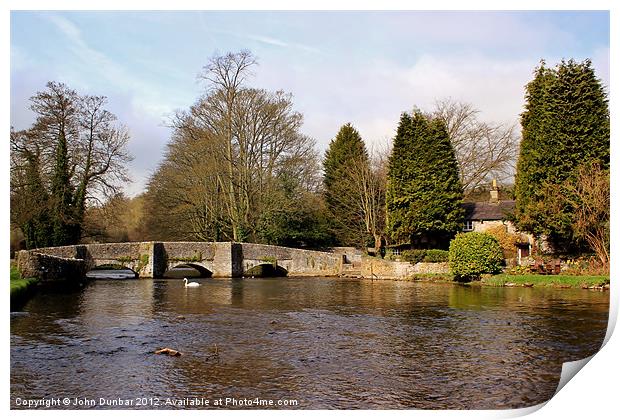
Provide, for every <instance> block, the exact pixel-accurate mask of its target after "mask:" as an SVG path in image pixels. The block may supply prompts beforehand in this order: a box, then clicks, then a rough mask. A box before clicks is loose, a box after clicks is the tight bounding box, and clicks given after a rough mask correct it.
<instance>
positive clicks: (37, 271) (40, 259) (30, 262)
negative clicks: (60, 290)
mask: <svg viewBox="0 0 620 420" xmlns="http://www.w3.org/2000/svg"><path fill="white" fill-rule="evenodd" d="M17 268H18V270H19V272H20V273H21V275H22V277H23V278H29V277H34V278H37V279H39V281H41V282H52V281H67V282H79V281H80V280H81V279H83V278H84V276H85V275H86V272H87V271H88V263H87V262H86V261H85V260H83V259H75V258H62V257H56V256H53V255H46V254H40V253H38V252H29V251H19V253H18V254H17Z"/></svg>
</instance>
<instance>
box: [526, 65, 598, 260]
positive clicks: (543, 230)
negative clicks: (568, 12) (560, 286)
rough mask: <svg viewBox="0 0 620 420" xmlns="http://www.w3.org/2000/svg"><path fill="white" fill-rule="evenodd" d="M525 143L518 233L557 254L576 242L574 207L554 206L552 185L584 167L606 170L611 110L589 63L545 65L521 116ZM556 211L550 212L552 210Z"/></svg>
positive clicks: (532, 84)
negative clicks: (544, 242)
mask: <svg viewBox="0 0 620 420" xmlns="http://www.w3.org/2000/svg"><path fill="white" fill-rule="evenodd" d="M521 126H522V134H523V140H522V142H521V149H520V155H519V160H518V163H517V174H516V179H515V196H516V200H517V204H516V211H515V216H516V220H517V223H518V226H519V228H520V229H522V230H526V231H530V232H532V233H534V234H536V235H546V236H547V238H548V239H549V240H550V243H551V244H552V245H554V246H555V247H556V249H558V250H562V249H566V248H567V247H568V246H570V245H569V244H572V243H574V239H575V236H574V229H573V223H572V221H573V220H574V217H573V213H574V212H575V210H576V209H575V208H574V207H573V206H572V205H570V204H569V203H568V202H565V205H564V206H563V207H562V208H557V206H555V205H554V201H556V200H557V199H558V197H557V196H553V194H552V193H551V192H552V191H554V190H555V189H554V186H557V185H561V184H563V183H565V182H572V181H574V180H575V178H576V177H577V168H578V167H580V166H581V165H583V164H586V163H596V164H599V165H600V166H601V167H602V168H603V169H608V168H609V107H608V103H607V95H606V93H605V90H604V87H603V85H602V84H601V81H600V80H599V79H598V78H597V77H596V75H595V73H594V69H593V68H592V63H591V62H590V60H585V61H584V62H582V63H578V62H575V61H574V60H568V61H562V62H560V64H558V65H557V66H556V67H555V68H553V69H552V68H548V67H546V64H545V62H544V61H543V62H541V64H540V66H539V67H538V68H537V69H536V71H535V73H534V79H533V80H532V81H531V82H530V83H528V85H527V86H526V104H525V111H524V112H523V113H522V114H521ZM552 205H553V207H554V208H556V209H557V211H555V212H553V213H550V212H549V211H547V209H548V208H549V207H550V206H552Z"/></svg>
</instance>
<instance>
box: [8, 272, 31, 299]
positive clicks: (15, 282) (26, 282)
mask: <svg viewBox="0 0 620 420" xmlns="http://www.w3.org/2000/svg"><path fill="white" fill-rule="evenodd" d="M35 284H37V279H22V277H21V275H20V274H19V271H18V270H17V268H16V267H13V266H11V302H13V301H15V300H21V299H24V298H25V297H26V296H27V295H28V293H29V292H30V291H31V290H32V288H33V286H34V285H35Z"/></svg>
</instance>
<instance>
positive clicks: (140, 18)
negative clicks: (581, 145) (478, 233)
mask: <svg viewBox="0 0 620 420" xmlns="http://www.w3.org/2000/svg"><path fill="white" fill-rule="evenodd" d="M10 21H11V27H10V87H11V95H10V122H11V125H12V126H13V127H14V128H15V129H18V130H19V129H25V128H28V127H29V126H30V125H31V124H32V122H33V121H34V118H35V116H34V114H33V113H32V112H31V111H30V110H29V98H30V97H31V96H32V95H34V94H35V93H36V92H37V91H41V90H44V88H45V84H46V83H47V82H48V81H51V80H54V81H58V82H64V83H66V84H67V85H68V86H69V87H71V88H73V89H75V90H77V91H78V92H79V93H82V94H93V95H105V96H107V97H108V99H109V106H108V109H109V110H110V111H111V112H113V113H114V114H116V116H117V117H118V119H119V121H120V122H122V123H123V124H124V125H126V126H127V127H128V128H129V131H130V133H131V140H130V143H129V150H130V152H131V154H132V155H133V156H134V160H133V161H132V163H131V164H130V166H129V169H130V172H131V177H132V180H133V182H132V183H130V184H128V185H127V186H126V188H125V191H126V193H127V194H129V195H136V194H138V193H140V192H141V191H143V189H144V187H145V184H146V182H147V180H148V177H149V175H150V174H151V173H153V171H154V170H155V169H156V167H157V165H158V163H159V162H160V161H161V159H162V157H163V153H164V151H165V146H166V143H167V142H168V141H169V139H170V135H171V130H170V128H169V121H170V117H171V116H172V115H173V113H174V112H175V110H183V109H187V108H188V107H189V106H191V105H192V104H193V103H194V102H195V101H196V99H197V98H198V97H199V96H200V95H201V93H202V92H204V90H205V89H206V85H205V84H204V83H203V82H201V81H200V80H199V79H198V77H197V76H198V75H199V74H200V72H201V69H202V68H203V66H204V65H205V64H206V63H207V62H208V60H209V58H211V57H213V56H214V54H217V53H227V52H236V51H239V50H242V49H248V50H250V51H252V53H254V54H255V55H256V56H257V57H258V62H259V64H258V66H256V67H255V68H254V69H253V75H252V77H251V78H250V79H249V80H248V83H247V84H248V85H249V86H252V87H258V88H264V89H268V90H284V91H285V92H290V93H292V94H293V103H294V106H295V110H297V111H300V112H301V113H302V114H303V115H304V125H303V127H302V132H303V133H304V134H306V135H309V136H311V137H313V138H314V139H315V140H316V144H317V149H318V150H320V151H324V150H325V149H326V148H327V146H328V144H329V141H330V140H331V139H332V138H333V137H334V136H335V135H336V133H337V132H338V129H339V128H340V127H341V126H342V125H343V124H345V123H347V122H350V123H352V124H353V125H354V126H355V127H356V128H357V129H358V130H359V132H360V134H361V135H362V137H363V138H364V140H365V141H366V142H367V144H368V145H369V147H371V148H372V147H376V146H378V147H382V146H383V145H384V144H385V143H386V142H388V141H389V140H390V139H391V138H392V137H393V136H394V134H395V131H396V126H397V123H398V120H399V116H400V114H401V113H402V112H404V111H411V110H412V109H413V108H414V107H417V108H420V109H422V110H431V109H432V107H433V104H434V103H435V101H437V100H440V99H444V98H452V99H454V100H457V101H463V102H469V103H471V104H473V105H474V106H475V107H476V108H477V109H478V110H479V111H480V118H481V119H483V120H485V121H488V122H497V123H506V124H515V123H518V119H519V114H520V112H521V111H522V108H523V104H524V97H523V96H524V95H523V92H524V85H525V84H526V83H527V82H528V81H529V80H531V78H532V73H533V71H534V69H535V67H536V66H537V65H538V63H539V62H540V60H541V59H545V60H546V62H547V63H548V64H549V65H555V64H556V63H558V62H559V61H560V60H561V59H563V58H564V59H569V58H574V59H577V60H583V59H585V58H590V59H591V60H592V62H593V65H594V68H595V70H596V72H597V75H598V76H599V77H600V78H601V80H602V81H603V83H604V84H605V85H606V86H609V73H610V70H609V45H610V44H609V38H610V36H609V31H610V28H609V26H610V25H609V12H607V11H571V12H562V11H530V12H523V11H521V12H518V11H517V12H511V11H490V12H481V11H461V12H450V11H313V12H308V11H292V12H291V11H289V12H270V11H254V12H243V11H160V12H153V11H81V12H70V11H11V16H10Z"/></svg>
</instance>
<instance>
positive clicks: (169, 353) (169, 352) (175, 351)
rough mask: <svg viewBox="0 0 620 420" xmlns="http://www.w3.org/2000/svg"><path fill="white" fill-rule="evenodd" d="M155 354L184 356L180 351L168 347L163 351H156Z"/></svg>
mask: <svg viewBox="0 0 620 420" xmlns="http://www.w3.org/2000/svg"><path fill="white" fill-rule="evenodd" d="M155 354H167V355H168V356H177V357H178V356H182V355H183V353H181V352H180V351H178V350H174V349H169V348H168V347H165V348H163V349H159V350H155Z"/></svg>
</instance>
